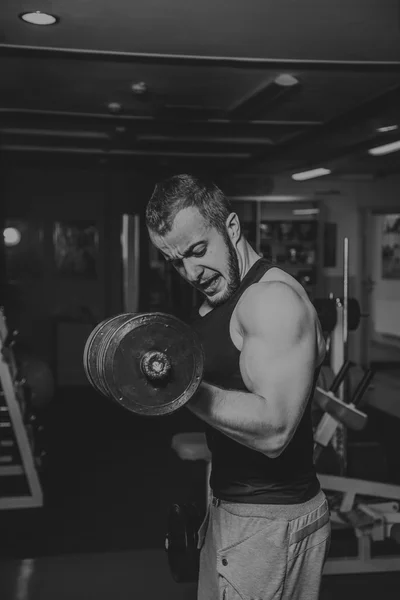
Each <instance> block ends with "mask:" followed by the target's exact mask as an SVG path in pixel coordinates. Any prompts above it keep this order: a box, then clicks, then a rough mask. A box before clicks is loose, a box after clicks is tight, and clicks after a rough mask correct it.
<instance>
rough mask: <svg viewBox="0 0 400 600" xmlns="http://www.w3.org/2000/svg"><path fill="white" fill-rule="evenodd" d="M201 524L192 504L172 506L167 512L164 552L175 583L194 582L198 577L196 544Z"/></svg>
mask: <svg viewBox="0 0 400 600" xmlns="http://www.w3.org/2000/svg"><path fill="white" fill-rule="evenodd" d="M201 522H202V516H201V514H200V511H199V509H198V508H197V506H196V505H195V504H194V503H187V504H182V505H179V504H173V505H172V506H171V508H170V510H169V514H168V532H167V535H166V537H165V550H166V552H167V555H168V564H169V568H170V571H171V575H172V577H173V579H174V580H175V581H176V582H177V583H189V582H191V581H196V580H197V578H198V576H199V563H200V551H199V550H198V549H197V542H198V530H199V528H200V525H201Z"/></svg>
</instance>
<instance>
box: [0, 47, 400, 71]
mask: <svg viewBox="0 0 400 600" xmlns="http://www.w3.org/2000/svg"><path fill="white" fill-rule="evenodd" d="M0 56H6V57H12V58H28V59H34V58H43V59H56V60H87V61H89V60H92V61H104V62H118V63H139V64H158V65H176V66H179V65H186V66H193V67H195V66H198V67H230V68H237V69H257V68H258V69H274V70H275V69H276V70H280V71H282V70H283V71H285V70H287V69H289V70H293V69H295V70H299V71H323V72H325V73H326V72H328V71H334V72H345V71H347V72H348V71H351V72H358V73H400V61H363V60H351V61H348V60H346V61H344V60H313V59H295V58H291V59H286V58H259V57H254V58H250V57H243V56H231V57H230V56H198V55H183V54H156V53H151V54H149V53H140V52H118V51H111V50H93V49H88V48H59V47H54V46H31V45H25V44H0Z"/></svg>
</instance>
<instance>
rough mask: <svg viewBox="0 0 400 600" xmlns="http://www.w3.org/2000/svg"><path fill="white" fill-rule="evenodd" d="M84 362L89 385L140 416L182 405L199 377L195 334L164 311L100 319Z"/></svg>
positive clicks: (200, 357) (164, 412)
mask: <svg viewBox="0 0 400 600" xmlns="http://www.w3.org/2000/svg"><path fill="white" fill-rule="evenodd" d="M83 364H84V368H85V373H86V376H87V378H88V380H89V382H90V383H91V384H92V386H93V387H94V388H95V389H96V390H97V391H99V392H100V393H101V394H103V395H104V396H107V397H109V398H112V399H114V400H115V401H116V402H117V403H118V404H120V405H121V406H123V407H124V408H126V409H128V410H130V411H132V412H134V413H136V414H138V415H143V416H153V417H154V416H161V415H167V414H170V413H172V412H174V411H176V410H178V409H179V408H181V407H182V406H184V405H185V404H186V403H187V402H188V401H189V400H190V398H191V397H192V396H193V394H194V393H195V392H196V390H197V389H198V387H199V385H200V383H201V379H202V376H203V364H204V357H203V350H202V347H201V344H200V341H199V339H198V337H197V334H196V333H195V332H194V330H192V329H191V328H190V327H189V326H188V325H186V324H185V323H184V322H183V321H181V320H180V319H178V318H176V317H173V316H172V315H168V314H165V313H160V312H157V313H137V314H133V313H126V314H122V315H117V316H114V317H111V318H110V319H106V320H105V321H102V322H101V323H100V324H99V325H97V327H95V329H94V330H93V331H92V333H91V334H90V336H89V338H88V339H87V342H86V345H85V349H84V353H83Z"/></svg>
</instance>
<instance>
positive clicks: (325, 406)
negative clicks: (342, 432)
mask: <svg viewBox="0 0 400 600" xmlns="http://www.w3.org/2000/svg"><path fill="white" fill-rule="evenodd" d="M352 364H353V363H351V362H350V361H346V362H345V363H344V364H343V366H342V368H341V369H340V370H339V373H338V374H337V375H336V377H335V379H334V380H333V382H332V384H331V386H330V388H329V389H328V390H324V389H323V388H320V387H319V386H318V385H317V387H316V394H315V398H314V401H315V402H317V403H318V406H319V408H321V409H322V410H323V412H324V415H323V417H322V419H321V421H320V422H319V425H318V428H317V430H316V432H315V433H314V442H315V445H314V462H315V463H316V462H317V460H318V458H319V457H320V455H321V452H322V451H323V449H324V448H326V446H327V445H328V444H329V442H330V441H331V439H332V436H333V435H334V434H335V432H336V429H337V427H338V426H339V423H341V424H343V425H345V426H346V427H348V428H349V429H353V430H355V431H361V430H362V429H364V427H365V425H366V424H367V415H366V414H365V413H363V412H361V411H360V410H358V409H357V408H356V405H357V404H358V403H359V402H360V401H361V399H362V397H363V395H364V393H365V392H366V390H367V389H368V386H369V384H370V382H371V379H372V377H373V375H374V373H373V371H372V370H371V369H369V370H368V371H366V372H365V373H364V375H363V377H362V379H361V381H360V382H359V384H358V386H357V388H356V390H355V392H354V394H353V397H352V399H351V401H350V402H349V403H345V402H343V401H342V400H340V398H338V397H337V396H335V393H336V392H337V390H338V389H339V387H340V385H341V384H342V382H343V381H344V379H345V377H346V376H347V374H348V372H349V370H350V368H351V366H352Z"/></svg>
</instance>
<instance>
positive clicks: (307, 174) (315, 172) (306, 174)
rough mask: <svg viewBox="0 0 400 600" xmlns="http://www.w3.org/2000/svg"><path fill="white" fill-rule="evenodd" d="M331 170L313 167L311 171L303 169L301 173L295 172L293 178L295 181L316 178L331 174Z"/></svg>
mask: <svg viewBox="0 0 400 600" xmlns="http://www.w3.org/2000/svg"><path fill="white" fill-rule="evenodd" d="M330 173H331V171H330V170H329V169H324V168H322V167H321V168H319V169H311V171H302V172H301V173H293V175H292V179H294V180H295V181H305V180H306V179H314V177H322V176H323V175H329V174H330Z"/></svg>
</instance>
